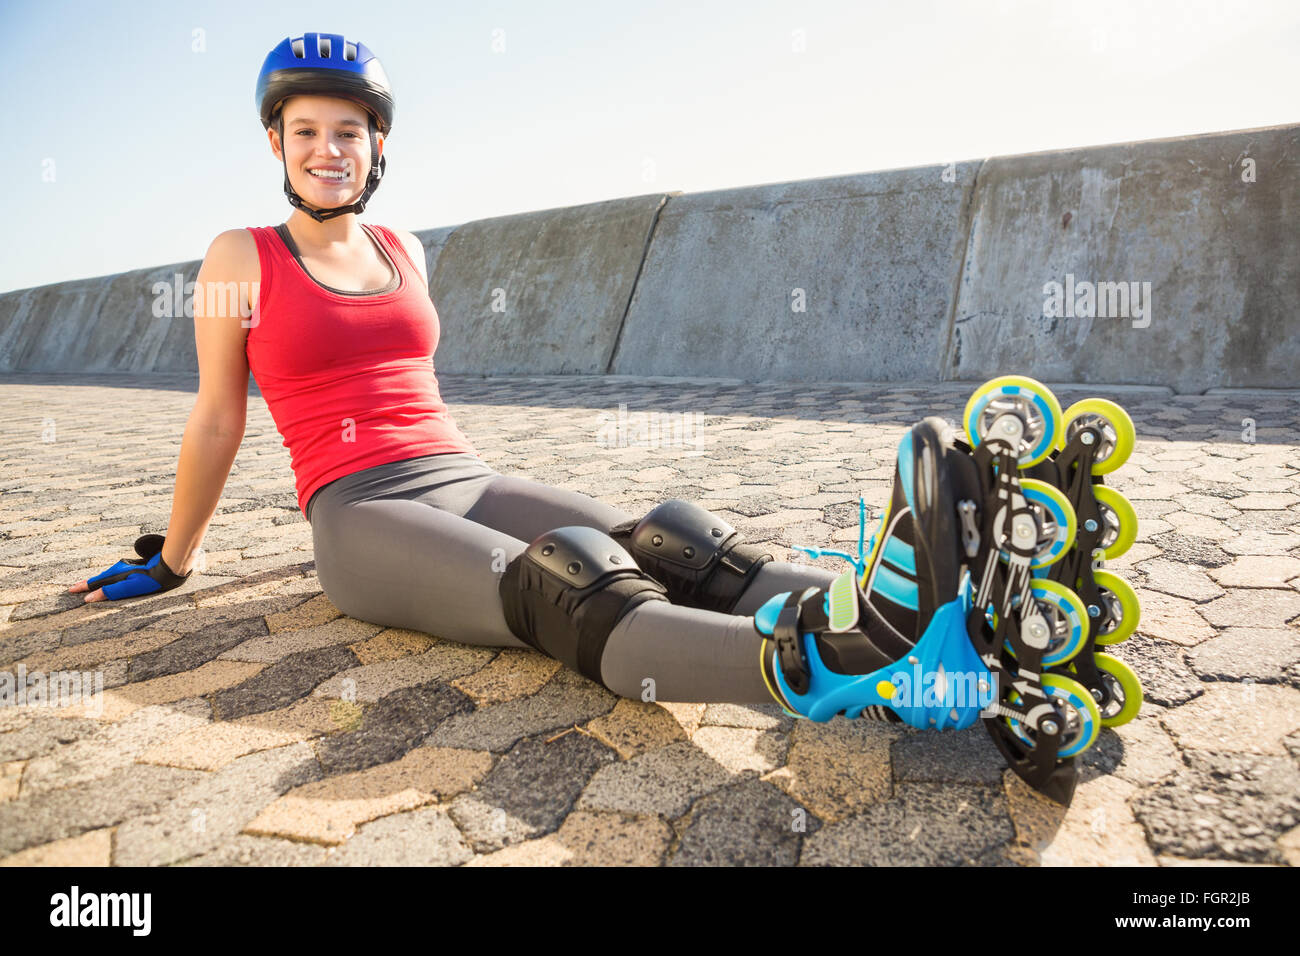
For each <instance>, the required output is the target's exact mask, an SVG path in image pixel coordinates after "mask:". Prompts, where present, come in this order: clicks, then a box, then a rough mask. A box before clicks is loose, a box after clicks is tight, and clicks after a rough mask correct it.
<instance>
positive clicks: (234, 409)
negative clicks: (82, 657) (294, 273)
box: [69, 229, 260, 601]
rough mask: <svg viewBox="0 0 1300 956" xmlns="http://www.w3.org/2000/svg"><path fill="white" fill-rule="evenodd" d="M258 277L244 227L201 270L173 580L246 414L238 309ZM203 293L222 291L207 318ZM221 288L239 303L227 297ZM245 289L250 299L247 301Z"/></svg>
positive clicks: (171, 525) (206, 516)
mask: <svg viewBox="0 0 1300 956" xmlns="http://www.w3.org/2000/svg"><path fill="white" fill-rule="evenodd" d="M259 278H260V270H259V268H258V262H257V246H256V243H255V241H254V239H253V237H252V235H251V234H250V233H249V232H248V231H247V230H244V229H231V230H228V231H227V232H223V233H222V234H221V235H219V236H217V238H216V239H214V240H213V241H212V245H211V246H210V247H209V248H208V254H207V255H206V256H205V257H204V260H203V265H202V267H201V268H200V269H199V274H198V278H197V280H196V285H195V292H194V344H195V350H196V351H197V353H198V360H199V394H198V398H196V399H195V402H194V408H193V409H192V410H191V411H190V417H189V420H188V421H187V422H186V424H185V434H184V436H183V438H182V439H181V454H180V460H179V462H178V463H177V465H176V489H175V491H174V493H173V495H172V511H171V519H170V520H169V521H168V523H167V540H166V542H165V544H164V545H163V552H162V559H163V561H164V562H166V564H167V566H168V567H169V568H171V569H172V570H173V571H174V572H176V573H177V574H186V573H187V572H188V571H189V570H190V569H191V568H192V567H193V566H194V564H195V560H196V558H197V552H198V550H199V546H200V544H201V543H202V542H203V536H204V534H205V533H206V532H207V530H208V525H209V523H210V522H211V521H212V516H213V515H214V514H215V513H216V510H217V503H218V502H219V501H220V499H221V492H222V490H223V489H224V488H225V486H226V479H227V478H228V477H229V476H230V468H231V466H232V465H233V464H234V461H235V455H236V454H237V453H238V451H239V446H240V444H241V443H242V442H243V439H244V424H245V421H246V417H247V411H248V360H247V357H246V355H245V352H244V342H245V338H246V336H247V333H248V330H247V329H246V328H244V321H245V319H244V316H243V315H241V314H240V309H241V308H243V309H245V310H247V309H250V308H251V305H252V302H255V301H256V285H255V283H256V282H257V280H258V279H259ZM240 283H244V285H243V286H242V287H241V285H240ZM228 284H230V285H228ZM206 289H213V290H220V294H218V295H214V296H213V297H212V305H215V306H219V308H216V309H214V314H212V315H207V314H206V309H207V307H208V299H209V297H208V296H207V295H206V294H205V293H204V290H206ZM226 289H231V290H232V293H233V294H234V295H236V296H239V298H236V299H231V298H230V297H229V296H227V295H226V292H225V290H226ZM246 290H247V291H251V292H252V295H251V296H246V295H245V291H246ZM250 298H251V299H252V302H250V301H249V299H250ZM218 300H219V301H218ZM69 590H70V591H72V592H74V593H78V592H81V591H85V590H89V589H88V587H87V586H86V582H85V581H82V582H80V583H79V584H76V585H73V587H71V588H70V589H69ZM86 600H87V601H100V600H104V592H103V590H102V589H101V590H97V591H95V592H94V593H93V594H90V595H87V597H86Z"/></svg>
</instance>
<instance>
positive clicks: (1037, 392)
mask: <svg viewBox="0 0 1300 956" xmlns="http://www.w3.org/2000/svg"><path fill="white" fill-rule="evenodd" d="M1117 407H1118V406H1117ZM1004 414H1011V415H1014V416H1015V417H1017V418H1019V419H1020V422H1021V424H1022V426H1023V427H1024V432H1023V435H1022V437H1021V440H1020V442H1019V448H1018V455H1017V457H1018V459H1019V463H1020V467H1021V468H1028V467H1029V466H1030V465H1035V464H1037V463H1038V462H1040V461H1042V460H1043V459H1044V458H1046V457H1047V456H1048V455H1050V454H1051V453H1052V450H1053V449H1054V448H1055V447H1056V443H1057V441H1058V439H1059V437H1060V431H1061V404H1060V402H1058V401H1057V400H1056V396H1055V395H1053V394H1052V391H1051V389H1049V388H1048V387H1047V386H1046V385H1044V384H1043V383H1042V382H1037V381H1034V379H1032V378H1026V377H1025V376H1023V375H1003V376H1001V377H999V378H995V379H992V380H991V381H988V382H985V383H984V384H983V385H981V386H980V387H979V388H977V389H976V390H975V394H973V395H971V397H970V399H969V400H968V401H967V402H966V410H965V412H964V414H963V418H962V420H963V421H964V422H965V425H966V435H967V437H968V438H969V439H970V444H971V447H972V448H974V447H977V446H978V445H979V444H980V443H981V442H983V441H984V440H985V439H986V438H987V437H989V432H990V430H991V429H992V427H993V423H994V422H995V421H996V420H997V419H998V417H999V416H1001V415H1004Z"/></svg>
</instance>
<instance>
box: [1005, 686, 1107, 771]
mask: <svg viewBox="0 0 1300 956" xmlns="http://www.w3.org/2000/svg"><path fill="white" fill-rule="evenodd" d="M1043 690H1044V691H1045V692H1046V694H1047V696H1048V697H1050V698H1052V701H1053V703H1054V704H1056V706H1057V707H1058V708H1059V710H1060V712H1061V716H1062V717H1063V718H1064V719H1065V729H1064V731H1063V732H1062V734H1061V746H1060V747H1058V748H1057V751H1056V756H1057V758H1058V759H1061V760H1064V759H1066V758H1068V757H1074V756H1077V755H1078V754H1081V753H1083V751H1085V750H1087V749H1088V748H1089V747H1091V746H1092V744H1093V741H1095V740H1096V739H1097V734H1098V733H1099V732H1100V730H1101V712H1100V711H1098V710H1097V703H1096V701H1094V700H1093V699H1092V694H1090V693H1088V691H1087V689H1086V688H1085V687H1084V686H1083V685H1082V684H1080V683H1079V682H1078V681H1077V680H1073V679H1072V678H1069V677H1063V676H1062V675H1060V674H1044V675H1043ZM1008 699H1009V700H1010V701H1011V702H1012V703H1013V704H1018V703H1020V695H1019V694H1017V693H1016V692H1015V691H1012V692H1011V694H1010V697H1009V698H1008ZM1006 722H1007V726H1008V727H1010V728H1011V732H1012V733H1014V734H1015V735H1016V736H1017V737H1019V738H1020V739H1021V740H1023V741H1024V742H1025V743H1026V744H1028V745H1029V746H1030V747H1032V746H1033V745H1034V732H1033V731H1032V730H1029V729H1028V728H1026V727H1023V726H1022V725H1021V723H1020V721H1019V720H1018V719H1016V718H1015V717H1007V718H1006Z"/></svg>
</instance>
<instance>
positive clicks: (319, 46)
mask: <svg viewBox="0 0 1300 956" xmlns="http://www.w3.org/2000/svg"><path fill="white" fill-rule="evenodd" d="M316 52H317V53H319V54H320V57H321V59H322V60H328V59H329V58H330V41H329V37H318V38H317V39H316Z"/></svg>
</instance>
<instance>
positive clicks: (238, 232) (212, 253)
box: [203, 229, 262, 282]
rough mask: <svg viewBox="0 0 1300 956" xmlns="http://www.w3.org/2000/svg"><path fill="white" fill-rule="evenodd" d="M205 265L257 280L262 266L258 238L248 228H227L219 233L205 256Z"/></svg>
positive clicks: (230, 274) (241, 277)
mask: <svg viewBox="0 0 1300 956" xmlns="http://www.w3.org/2000/svg"><path fill="white" fill-rule="evenodd" d="M203 262H204V265H207V264H209V263H210V264H211V265H212V267H213V268H214V269H215V270H216V271H218V272H220V273H221V274H223V275H225V276H230V277H232V278H238V279H241V280H246V281H250V282H256V281H257V280H258V278H260V276H261V272H262V267H261V263H260V262H259V261H258V257H257V240H256V239H254V238H253V234H252V233H251V232H249V231H248V230H247V229H227V230H226V231H225V232H222V233H218V234H217V237H216V238H215V239H213V240H212V243H211V244H210V245H209V246H208V251H207V254H206V255H205V256H204V257H203Z"/></svg>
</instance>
